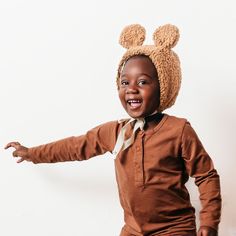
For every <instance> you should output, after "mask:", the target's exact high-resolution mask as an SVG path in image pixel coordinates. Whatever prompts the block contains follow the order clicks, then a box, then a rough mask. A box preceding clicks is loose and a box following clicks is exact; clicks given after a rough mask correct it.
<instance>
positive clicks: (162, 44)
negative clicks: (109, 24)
mask: <svg viewBox="0 0 236 236" xmlns="http://www.w3.org/2000/svg"><path fill="white" fill-rule="evenodd" d="M145 33H146V31H145V29H144V28H143V27H142V26H141V25H139V24H133V25H128V26H126V27H125V28H124V29H123V31H122V32H121V35H120V40H119V43H120V44H121V45H122V46H123V47H124V48H127V51H126V53H125V54H124V55H123V57H122V59H121V61H120V64H119V68H118V74H117V83H118V79H119V77H120V73H121V71H122V68H123V66H124V64H125V62H126V61H127V60H128V59H129V58H131V57H132V56H136V55H146V56H148V57H149V58H150V59H151V60H152V62H153V64H154V65H155V67H156V70H157V74H158V79H159V84H160V106H159V108H158V111H159V112H161V111H163V110H165V109H167V108H169V107H171V106H172V105H173V104H174V103H175V100H176V97H177V95H178V92H179V89H180V84H181V69H180V61H179V58H178V56H177V54H176V53H175V52H173V51H172V50H171V48H173V47H174V46H175V45H176V44H177V42H178V40H179V30H178V28H177V27H176V26H174V25H170V24H167V25H164V26H161V27H159V28H157V29H156V31H155V32H154V34H153V41H154V45H142V44H143V42H144V40H145Z"/></svg>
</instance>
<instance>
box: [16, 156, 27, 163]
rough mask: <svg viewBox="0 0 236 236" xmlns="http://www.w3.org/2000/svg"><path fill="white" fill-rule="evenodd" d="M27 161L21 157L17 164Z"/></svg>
mask: <svg viewBox="0 0 236 236" xmlns="http://www.w3.org/2000/svg"><path fill="white" fill-rule="evenodd" d="M24 160H25V159H24V158H23V157H21V158H20V159H19V160H17V163H21V162H22V161H24Z"/></svg>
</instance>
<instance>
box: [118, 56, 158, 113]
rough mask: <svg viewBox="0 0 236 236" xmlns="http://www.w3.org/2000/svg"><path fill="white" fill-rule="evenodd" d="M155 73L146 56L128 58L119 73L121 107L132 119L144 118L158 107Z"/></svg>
mask: <svg viewBox="0 0 236 236" xmlns="http://www.w3.org/2000/svg"><path fill="white" fill-rule="evenodd" d="M157 76H158V75H157V71H156V68H155V66H154V65H153V63H152V61H151V60H150V59H149V58H148V57H146V56H134V57H132V58H130V59H129V60H128V61H127V62H126V64H125V66H124V67H123V70H122V71H121V74H120V78H119V81H118V92H119V98H120V101H121V103H122V106H123V107H124V109H125V110H126V112H127V113H128V114H129V115H130V116H131V117H133V118H144V117H146V116H148V115H150V114H152V113H153V112H154V111H155V110H157V108H158V107H159V103H160V87H159V81H158V78H157Z"/></svg>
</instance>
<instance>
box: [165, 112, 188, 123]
mask: <svg viewBox="0 0 236 236" xmlns="http://www.w3.org/2000/svg"><path fill="white" fill-rule="evenodd" d="M164 116H166V120H167V121H168V122H169V123H172V124H174V125H183V126H184V125H185V124H186V123H189V121H188V120H187V119H186V118H184V117H178V116H174V115H169V114H166V113H165V114H164Z"/></svg>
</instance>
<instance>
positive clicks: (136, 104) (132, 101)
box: [127, 99, 142, 109]
mask: <svg viewBox="0 0 236 236" xmlns="http://www.w3.org/2000/svg"><path fill="white" fill-rule="evenodd" d="M127 103H128V104H129V106H130V107H131V108H132V109H137V108H139V107H141V105H142V101H141V100H139V99H130V100H128V101H127Z"/></svg>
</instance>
